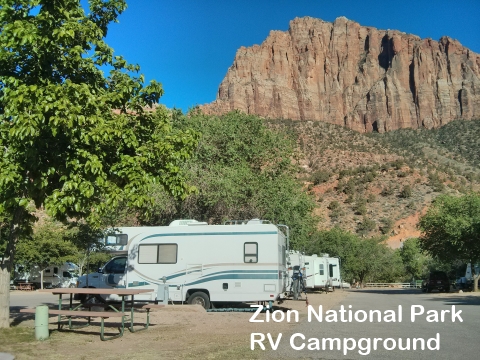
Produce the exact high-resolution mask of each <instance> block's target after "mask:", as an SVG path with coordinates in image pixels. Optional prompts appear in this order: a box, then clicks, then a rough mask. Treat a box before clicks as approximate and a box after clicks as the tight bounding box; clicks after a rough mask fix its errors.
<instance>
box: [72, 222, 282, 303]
mask: <svg viewBox="0 0 480 360" xmlns="http://www.w3.org/2000/svg"><path fill="white" fill-rule="evenodd" d="M106 245H107V246H108V247H109V248H110V250H111V251H112V252H115V253H116V255H117V256H116V257H114V258H113V259H111V260H110V261H109V262H108V263H106V264H105V265H104V266H103V267H102V268H101V269H100V270H99V272H97V273H93V274H88V275H86V276H82V277H80V278H79V280H78V287H96V288H112V287H117V288H118V287H125V288H139V289H142V288H151V289H154V290H155V291H154V292H153V293H151V294H148V293H147V294H145V295H137V296H135V299H136V300H146V301H153V300H159V299H160V300H162V301H165V297H167V299H166V300H167V301H169V302H179V303H182V302H187V303H190V304H201V305H202V306H204V307H205V308H209V307H210V304H211V303H212V302H219V303H229V302H253V301H275V300H277V299H280V298H282V297H283V296H284V293H285V291H286V285H287V268H286V254H287V249H288V227H286V226H285V225H278V226H277V225H274V224H271V223H269V222H266V221H263V220H258V219H253V220H249V221H242V222H230V223H228V224H225V225H207V224H206V223H201V222H197V221H194V220H177V221H174V222H172V224H170V226H154V227H126V228H120V229H119V232H117V233H116V234H114V235H111V236H109V237H107V244H106ZM107 300H117V299H116V298H114V297H113V296H112V297H109V298H108V299H107Z"/></svg>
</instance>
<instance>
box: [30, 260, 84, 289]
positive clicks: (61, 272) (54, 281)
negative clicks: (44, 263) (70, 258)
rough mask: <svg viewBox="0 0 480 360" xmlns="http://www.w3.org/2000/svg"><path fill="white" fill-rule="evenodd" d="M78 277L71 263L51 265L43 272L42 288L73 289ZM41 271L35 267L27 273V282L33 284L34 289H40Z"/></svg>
mask: <svg viewBox="0 0 480 360" xmlns="http://www.w3.org/2000/svg"><path fill="white" fill-rule="evenodd" d="M77 276H78V266H77V265H76V264H74V263H72V262H66V263H64V264H61V265H51V266H49V267H47V268H46V269H44V270H43V287H46V288H52V287H54V288H55V287H59V288H65V287H75V284H76V282H77ZM41 279H42V275H41V271H40V270H39V268H38V267H37V266H35V267H33V269H32V270H31V271H30V273H29V278H28V281H29V282H31V283H33V284H34V286H35V287H36V288H40V287H41V285H42V284H41V282H42V281H41Z"/></svg>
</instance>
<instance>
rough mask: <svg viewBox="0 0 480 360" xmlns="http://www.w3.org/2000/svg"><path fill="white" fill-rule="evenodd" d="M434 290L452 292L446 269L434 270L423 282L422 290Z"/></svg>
mask: <svg viewBox="0 0 480 360" xmlns="http://www.w3.org/2000/svg"><path fill="white" fill-rule="evenodd" d="M432 290H438V291H444V292H450V280H449V279H448V276H447V273H446V272H444V271H432V272H431V273H430V274H429V276H428V278H426V279H425V280H423V282H422V291H423V292H431V291H432Z"/></svg>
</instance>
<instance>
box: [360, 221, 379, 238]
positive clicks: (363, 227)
mask: <svg viewBox="0 0 480 360" xmlns="http://www.w3.org/2000/svg"><path fill="white" fill-rule="evenodd" d="M375 227H376V224H375V221H373V220H371V219H369V218H367V217H365V216H364V217H363V220H362V222H361V223H359V224H358V225H357V233H358V234H360V235H362V236H366V235H368V233H369V232H371V231H372V230H374V229H375Z"/></svg>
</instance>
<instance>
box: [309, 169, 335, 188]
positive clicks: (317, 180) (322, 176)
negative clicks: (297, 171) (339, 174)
mask: <svg viewBox="0 0 480 360" xmlns="http://www.w3.org/2000/svg"><path fill="white" fill-rule="evenodd" d="M330 176H332V174H331V173H330V172H328V171H324V170H317V171H315V172H314V173H313V174H312V177H311V178H310V181H311V182H313V185H318V184H322V183H324V182H327V181H328V180H329V179H330Z"/></svg>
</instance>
